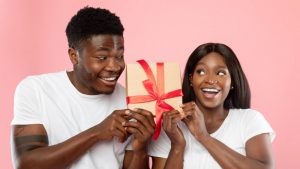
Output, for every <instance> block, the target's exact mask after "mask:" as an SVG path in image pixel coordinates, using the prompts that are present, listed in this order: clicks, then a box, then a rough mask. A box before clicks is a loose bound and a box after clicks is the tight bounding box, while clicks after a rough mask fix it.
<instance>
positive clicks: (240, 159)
mask: <svg viewBox="0 0 300 169" xmlns="http://www.w3.org/2000/svg"><path fill="white" fill-rule="evenodd" d="M182 86H183V93H184V96H183V103H184V104H183V105H182V106H181V110H180V112H179V111H177V110H172V111H169V112H165V113H164V117H163V128H164V130H165V133H162V134H161V136H160V137H159V138H158V141H156V142H153V143H152V144H151V145H150V148H149V149H150V150H149V151H150V155H151V156H153V166H154V168H155V169H163V168H164V169H171V168H172V169H182V168H185V169H194V168H198V169H207V168H213V169H221V168H243V169H252V168H256V169H265V168H268V169H270V168H274V167H275V164H274V159H273V153H272V149H271V142H272V141H273V139H274V136H275V133H274V131H273V129H272V128H271V126H270V125H269V123H268V122H267V121H266V120H265V119H264V117H263V116H262V114H261V113H260V112H257V111H255V110H253V109H250V89H249V85H248V81H247V78H246V76H245V74H244V72H243V70H242V67H241V65H240V63H239V61H238V59H237V57H236V55H235V54H234V52H233V51H232V50H231V49H230V48H229V47H228V46H226V45H224V44H219V43H207V44H203V45H200V46H199V47H198V48H196V49H195V50H194V52H193V53H192V54H191V55H190V57H189V59H188V61H187V64H186V68H185V72H184V80H183V85H182ZM258 147H259V148H258ZM161 157H163V158H161Z"/></svg>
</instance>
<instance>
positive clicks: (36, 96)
mask: <svg viewBox="0 0 300 169" xmlns="http://www.w3.org/2000/svg"><path fill="white" fill-rule="evenodd" d="M123 31H124V28H123V25H122V24H121V22H120V19H119V17H117V16H116V15H115V14H112V13H111V12H110V11H108V10H106V9H101V8H92V7H85V8H83V9H81V10H79V11H78V13H77V14H76V15H75V16H73V17H72V19H71V21H70V22H69V24H68V26H67V29H66V34H67V38H68V43H69V49H68V54H69V57H70V60H71V62H72V64H73V71H61V72H57V73H49V74H43V75H37V76H30V77H27V78H25V79H24V80H23V81H21V83H20V84H19V85H18V87H17V89H16V92H15V100H14V101H15V102H14V118H13V120H12V158H13V163H14V167H15V168H26V169H46V168H47V169H48V168H49V169H63V168H72V169H83V168H88V169H101V168H103V169H117V168H138V169H140V168H145V167H147V165H148V163H147V162H148V158H147V153H146V148H147V142H148V140H149V139H150V138H151V136H152V135H153V132H154V127H155V124H154V120H153V116H152V113H151V112H148V111H146V110H142V109H135V110H127V109H126V102H125V90H124V88H123V87H122V86H121V85H120V84H118V83H117V80H118V78H119V77H120V75H121V73H122V72H123V70H124V68H125V63H124V39H123ZM132 118H134V119H136V120H130V119H132ZM127 146H130V148H128V149H130V151H126V153H125V150H126V147H127ZM123 159H124V160H123Z"/></svg>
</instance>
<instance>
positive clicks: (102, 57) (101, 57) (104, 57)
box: [97, 56, 107, 60]
mask: <svg viewBox="0 0 300 169" xmlns="http://www.w3.org/2000/svg"><path fill="white" fill-rule="evenodd" d="M106 58H107V57H106V56H98V57H97V59H98V60H105V59H106Z"/></svg>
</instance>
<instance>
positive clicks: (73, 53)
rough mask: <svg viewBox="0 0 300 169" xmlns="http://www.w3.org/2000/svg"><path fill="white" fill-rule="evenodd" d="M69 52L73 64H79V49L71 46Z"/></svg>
mask: <svg viewBox="0 0 300 169" xmlns="http://www.w3.org/2000/svg"><path fill="white" fill-rule="evenodd" d="M68 53H69V58H70V60H71V62H72V64H73V65H76V64H78V59H79V58H78V57H79V54H78V52H77V50H75V49H73V48H69V49H68Z"/></svg>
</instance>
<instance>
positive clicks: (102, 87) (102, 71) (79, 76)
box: [73, 35, 125, 95]
mask: <svg viewBox="0 0 300 169" xmlns="http://www.w3.org/2000/svg"><path fill="white" fill-rule="evenodd" d="M76 55H77V59H78V60H77V63H76V64H74V62H73V64H74V74H75V77H74V78H75V79H74V80H73V84H74V85H75V87H76V88H77V89H78V90H79V91H80V92H81V93H84V94H88V95H96V94H111V93H112V92H113V91H114V89H115V86H116V84H117V80H118V78H119V77H120V75H121V73H122V72H123V70H124V68H125V62H124V39H123V37H122V36H119V35H95V36H92V38H90V39H88V40H86V41H85V42H82V44H81V49H80V51H76Z"/></svg>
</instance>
